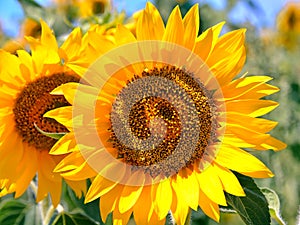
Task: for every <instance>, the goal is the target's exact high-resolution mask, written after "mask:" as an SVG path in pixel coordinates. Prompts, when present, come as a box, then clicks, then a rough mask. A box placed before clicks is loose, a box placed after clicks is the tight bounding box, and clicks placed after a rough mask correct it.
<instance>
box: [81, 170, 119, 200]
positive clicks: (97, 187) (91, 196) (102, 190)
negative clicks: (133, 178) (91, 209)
mask: <svg viewBox="0 0 300 225" xmlns="http://www.w3.org/2000/svg"><path fill="white" fill-rule="evenodd" d="M116 185H118V183H117V182H114V181H111V180H108V179H106V178H105V177H103V176H101V175H100V174H99V175H98V176H96V178H95V179H94V180H93V183H92V185H91V186H90V188H89V190H88V193H87V194H86V197H85V202H91V201H93V200H95V199H97V198H99V197H101V196H102V195H105V194H106V193H108V192H109V191H110V190H112V189H113V188H114V187H115V186H116Z"/></svg>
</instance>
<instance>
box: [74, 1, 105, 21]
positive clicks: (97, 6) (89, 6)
mask: <svg viewBox="0 0 300 225" xmlns="http://www.w3.org/2000/svg"><path fill="white" fill-rule="evenodd" d="M73 4H74V5H75V6H77V7H78V10H79V15H80V16H81V17H83V18H85V17H89V16H93V15H96V14H101V13H104V12H105V9H107V7H109V6H110V0H74V1H73Z"/></svg>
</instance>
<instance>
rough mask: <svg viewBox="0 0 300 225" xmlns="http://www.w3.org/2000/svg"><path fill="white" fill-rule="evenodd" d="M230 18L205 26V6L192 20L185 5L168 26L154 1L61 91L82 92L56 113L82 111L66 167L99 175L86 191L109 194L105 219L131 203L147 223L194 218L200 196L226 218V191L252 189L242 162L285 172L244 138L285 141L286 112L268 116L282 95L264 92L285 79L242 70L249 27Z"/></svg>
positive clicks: (249, 169)
mask: <svg viewBox="0 0 300 225" xmlns="http://www.w3.org/2000/svg"><path fill="white" fill-rule="evenodd" d="M223 24H224V23H220V24H217V25H215V26H213V27H211V28H209V29H208V30H206V31H205V32H204V33H202V34H201V35H200V36H197V34H198V29H199V14H198V6H197V5H195V6H193V7H192V8H191V9H190V11H189V12H188V13H187V14H186V16H185V17H184V18H183V19H182V17H181V13H180V10H179V8H178V7H175V9H174V10H173V11H172V13H171V14H170V17H169V19H168V22H167V24H166V26H165V25H164V23H163V20H162V18H161V16H160V14H159V12H158V10H157V9H156V8H155V7H154V6H153V5H152V4H151V3H147V5H146V8H145V9H144V11H143V12H142V14H141V16H140V17H139V19H138V22H137V29H136V37H135V36H134V35H133V34H132V33H131V32H130V31H129V30H128V29H126V28H125V27H124V26H122V25H119V26H118V27H117V30H116V33H115V47H114V48H113V49H112V50H111V51H109V52H107V53H106V54H105V55H103V56H102V57H100V59H99V60H98V61H97V62H96V63H94V64H93V65H92V66H91V67H90V69H89V70H88V72H87V73H86V74H85V76H84V78H85V81H86V84H76V83H74V82H71V83H67V84H64V85H61V86H60V87H58V88H56V89H55V90H54V91H52V94H53V95H55V96H56V95H58V96H59V95H64V96H65V97H66V99H69V100H68V101H69V102H70V103H73V106H67V107H62V108H60V109H54V110H51V111H48V112H47V113H46V114H45V115H44V116H45V117H48V118H53V119H55V120H57V121H58V122H60V123H61V124H63V125H65V126H68V125H70V124H71V121H72V129H70V130H72V131H71V132H70V133H68V135H66V136H65V137H63V138H62V139H60V140H59V141H58V142H57V143H56V145H55V146H53V148H52V149H51V151H50V154H54V155H61V154H65V153H67V152H68V153H70V154H69V155H68V156H67V157H65V158H64V159H63V160H62V161H61V162H60V163H59V164H58V165H57V167H56V168H55V171H56V172H59V173H60V174H61V175H62V176H63V177H65V178H67V179H71V180H80V179H83V178H93V182H92V184H91V186H90V188H89V190H88V193H87V195H86V202H90V201H92V200H94V199H97V198H99V197H100V198H101V200H100V205H99V207H100V212H101V217H102V218H103V220H106V218H107V215H108V214H109V213H110V212H112V215H113V220H114V224H127V222H128V220H129V218H130V215H131V214H133V215H134V219H135V221H136V223H137V224H143V225H144V224H164V223H165V218H166V216H167V214H168V213H169V212H170V211H171V212H172V215H173V216H174V219H175V220H176V224H184V223H185V220H186V217H187V215H188V213H189V210H190V209H193V210H197V208H198V206H200V207H201V209H202V210H203V211H204V212H205V213H206V214H207V215H208V216H209V217H211V218H212V219H214V220H216V221H219V217H220V213H219V205H223V206H226V205H227V203H226V199H225V196H224V192H227V193H230V194H232V195H235V196H244V195H245V193H244V191H243V188H242V187H241V185H240V183H239V181H238V179H237V178H236V176H235V175H234V173H233V172H232V171H236V172H238V173H241V174H244V175H246V176H249V177H253V178H266V177H272V176H273V174H272V172H271V171H270V170H269V169H268V168H267V167H266V166H265V165H264V164H263V163H262V162H261V161H259V160H258V159H257V158H255V157H254V156H253V155H252V154H250V153H248V152H247V151H246V150H244V149H245V148H247V149H252V150H269V149H271V150H275V151H278V150H280V149H283V148H285V144H284V143H282V142H281V141H279V140H277V139H275V138H274V137H272V136H271V135H270V134H268V133H267V132H269V131H270V130H272V129H273V128H274V127H275V126H276V125H277V123H276V122H274V121H269V120H267V119H264V118H259V117H260V116H262V115H265V114H266V113H268V112H270V111H272V110H273V109H274V108H276V107H277V106H278V103H276V102H274V101H271V100H263V99H261V98H262V97H264V96H267V95H270V94H273V93H275V92H277V91H278V90H279V89H278V88H277V87H275V86H272V85H270V84H267V82H268V81H270V80H271V78H270V77H268V76H246V75H244V76H241V77H239V78H235V77H236V76H237V75H238V74H239V73H240V71H241V69H242V67H243V65H244V62H245V58H246V53H245V47H244V39H245V30H244V29H240V30H236V31H232V32H229V33H227V34H225V35H223V36H221V37H219V35H220V32H221V29H222V26H223ZM98 44H99V45H100V46H101V40H98ZM72 112H73V113H72ZM74 138H75V139H76V142H77V147H76V148H72V149H71V150H70V148H69V147H68V146H69V144H70V143H72V142H74Z"/></svg>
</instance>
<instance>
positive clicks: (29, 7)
mask: <svg viewBox="0 0 300 225" xmlns="http://www.w3.org/2000/svg"><path fill="white" fill-rule="evenodd" d="M18 1H19V3H20V4H21V5H22V8H23V10H24V13H25V15H26V17H29V18H32V19H34V20H36V21H40V19H41V18H43V17H44V14H45V12H44V9H43V8H42V6H41V5H39V4H38V3H37V2H36V1H34V0H18Z"/></svg>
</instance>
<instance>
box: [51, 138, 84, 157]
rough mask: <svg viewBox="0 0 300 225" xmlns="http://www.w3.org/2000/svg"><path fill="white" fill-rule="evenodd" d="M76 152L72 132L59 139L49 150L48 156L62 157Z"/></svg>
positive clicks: (76, 147)
mask: <svg viewBox="0 0 300 225" xmlns="http://www.w3.org/2000/svg"><path fill="white" fill-rule="evenodd" d="M74 151H78V146H77V144H76V139H75V136H74V133H73V132H70V133H67V134H66V135H64V136H63V137H62V138H60V139H59V140H58V141H57V142H56V143H55V144H54V145H53V147H52V148H51V150H50V151H49V154H51V155H64V154H67V153H70V152H74Z"/></svg>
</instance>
